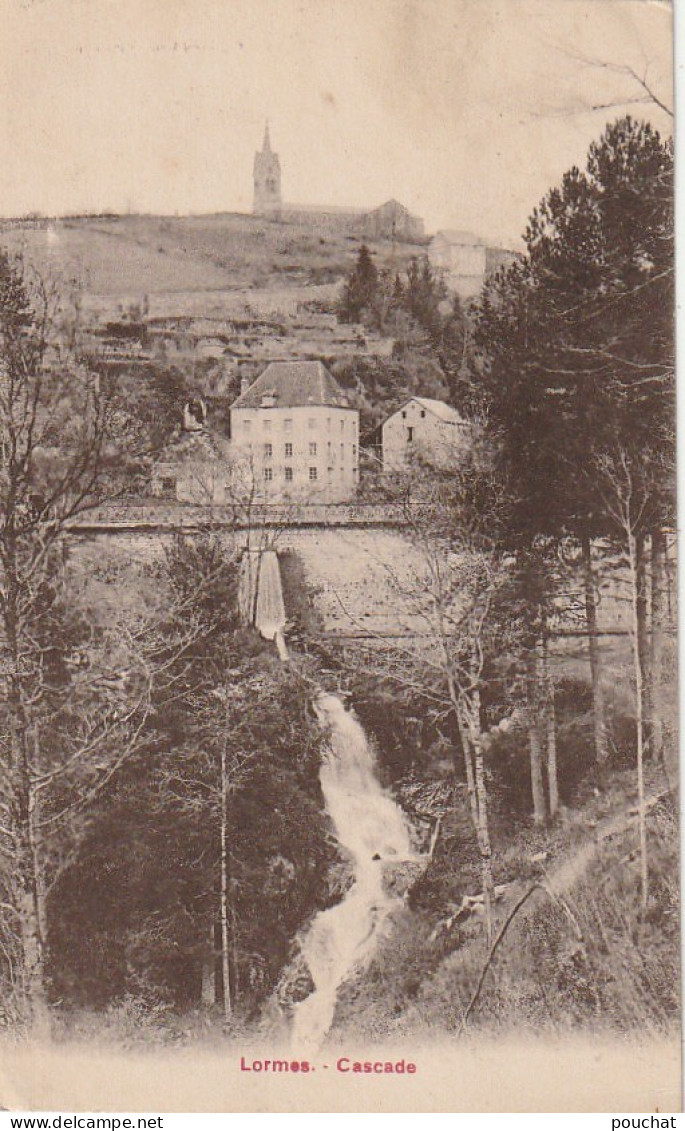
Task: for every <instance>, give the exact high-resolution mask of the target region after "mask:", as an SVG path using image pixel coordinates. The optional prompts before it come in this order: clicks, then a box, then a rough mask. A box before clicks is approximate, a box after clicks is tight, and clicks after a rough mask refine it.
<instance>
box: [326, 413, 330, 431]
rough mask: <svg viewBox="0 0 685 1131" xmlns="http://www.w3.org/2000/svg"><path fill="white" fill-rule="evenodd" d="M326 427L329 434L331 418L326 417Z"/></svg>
mask: <svg viewBox="0 0 685 1131" xmlns="http://www.w3.org/2000/svg"><path fill="white" fill-rule="evenodd" d="M326 427H327V428H328V431H329V432H330V430H331V418H330V416H327V417H326Z"/></svg>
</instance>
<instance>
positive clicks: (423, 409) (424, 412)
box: [421, 408, 426, 420]
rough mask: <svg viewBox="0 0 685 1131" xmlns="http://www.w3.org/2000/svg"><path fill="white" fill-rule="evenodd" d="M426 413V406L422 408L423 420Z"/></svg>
mask: <svg viewBox="0 0 685 1131" xmlns="http://www.w3.org/2000/svg"><path fill="white" fill-rule="evenodd" d="M425 415H426V410H425V408H422V409H421V419H422V420H423V418H424V416H425Z"/></svg>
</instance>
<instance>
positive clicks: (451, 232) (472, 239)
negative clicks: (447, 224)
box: [431, 228, 485, 247]
mask: <svg viewBox="0 0 685 1131" xmlns="http://www.w3.org/2000/svg"><path fill="white" fill-rule="evenodd" d="M436 240H444V241H445V243H449V244H456V245H459V246H460V247H483V245H484V243H485V240H482V239H481V238H480V236H476V235H474V233H473V232H460V231H458V230H457V229H456V228H443V229H441V231H439V232H436V233H435V235H434V236H433V239H432V241H431V242H432V243H435V241H436Z"/></svg>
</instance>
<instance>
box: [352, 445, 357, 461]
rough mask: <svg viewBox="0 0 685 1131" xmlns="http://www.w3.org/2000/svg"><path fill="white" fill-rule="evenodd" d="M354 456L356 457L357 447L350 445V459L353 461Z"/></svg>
mask: <svg viewBox="0 0 685 1131" xmlns="http://www.w3.org/2000/svg"><path fill="white" fill-rule="evenodd" d="M356 455H357V445H356V444H353V445H352V458H353V459H354V458H355V457H356Z"/></svg>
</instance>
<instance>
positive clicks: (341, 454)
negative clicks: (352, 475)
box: [340, 444, 345, 463]
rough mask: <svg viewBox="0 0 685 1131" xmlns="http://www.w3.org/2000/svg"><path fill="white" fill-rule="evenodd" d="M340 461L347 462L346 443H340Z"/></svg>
mask: <svg viewBox="0 0 685 1131" xmlns="http://www.w3.org/2000/svg"><path fill="white" fill-rule="evenodd" d="M340 462H341V463H344V462H345V445H344V444H341V445H340Z"/></svg>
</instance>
